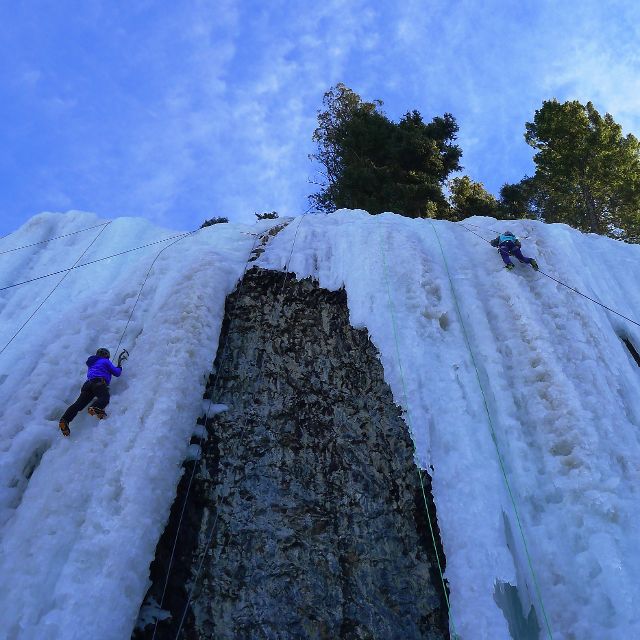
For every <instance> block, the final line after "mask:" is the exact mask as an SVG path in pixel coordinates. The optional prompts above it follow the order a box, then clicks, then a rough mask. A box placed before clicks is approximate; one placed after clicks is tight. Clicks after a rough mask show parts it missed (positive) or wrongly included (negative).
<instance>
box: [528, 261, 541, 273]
mask: <svg viewBox="0 0 640 640" xmlns="http://www.w3.org/2000/svg"><path fill="white" fill-rule="evenodd" d="M529 264H530V265H531V266H532V267H533V270H534V271H537V270H538V269H539V268H540V267H539V266H538V263H537V262H536V261H535V260H534V259H533V258H531V262H530V263H529Z"/></svg>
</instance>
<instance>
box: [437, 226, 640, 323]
mask: <svg viewBox="0 0 640 640" xmlns="http://www.w3.org/2000/svg"><path fill="white" fill-rule="evenodd" d="M432 224H433V223H432ZM458 224H459V225H460V226H462V227H463V228H465V229H466V230H467V231H469V232H470V233H473V235H474V236H478V238H480V240H484V241H485V242H486V243H488V244H491V242H490V241H489V240H487V239H486V238H484V237H483V236H481V235H480V234H479V233H476V232H475V231H474V230H473V229H469V228H468V227H467V226H465V225H464V224H462V222H459V223H458ZM473 226H477V225H473ZM538 273H539V274H541V275H543V276H545V277H547V278H549V279H550V280H553V281H554V282H557V283H558V284H560V285H562V286H563V287H566V288H567V289H569V291H573V293H577V294H578V295H579V296H582V297H583V298H586V299H587V300H590V301H591V302H593V303H594V304H597V305H599V306H601V307H602V308H603V309H606V310H607V311H611V313H615V314H616V315H617V316H620V317H621V318H624V319H625V320H627V321H628V322H631V323H632V324H635V325H636V326H638V327H640V322H636V321H635V320H633V319H632V318H629V317H628V316H625V315H624V314H623V313H620V312H619V311H616V310H615V309H612V308H611V307H608V306H607V305H606V304H603V303H602V302H600V301H599V300H596V299H595V298H591V297H590V296H588V295H587V294H586V293H582V291H580V290H578V289H576V288H575V287H572V286H571V285H568V284H567V283H566V282H562V280H558V278H554V277H553V276H552V275H550V274H548V273H545V272H544V271H543V270H542V269H538Z"/></svg>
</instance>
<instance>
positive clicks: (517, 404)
mask: <svg viewBox="0 0 640 640" xmlns="http://www.w3.org/2000/svg"><path fill="white" fill-rule="evenodd" d="M104 222H107V221H104V220H100V219H98V218H96V217H95V216H93V215H91V214H84V213H71V214H64V215H60V214H42V215H40V216H36V217H35V218H33V219H32V220H30V221H29V222H28V223H27V224H26V225H24V226H23V227H22V228H21V229H19V230H18V231H16V232H15V233H13V234H11V235H10V236H7V237H5V238H2V239H0V274H1V276H0V317H1V319H2V322H1V323H0V350H2V349H4V351H2V352H1V353H0V415H1V418H2V420H1V421H0V540H1V541H2V542H1V546H0V575H2V576H3V580H2V584H0V628H2V629H3V631H4V632H5V633H6V634H7V637H9V638H34V639H35V638H37V639H38V640H40V639H43V638H65V639H67V638H68V639H71V638H85V637H86V633H87V629H91V630H92V635H93V637H96V638H101V639H110V638H114V639H116V638H118V639H122V638H128V637H129V635H130V632H131V629H132V627H133V625H134V624H135V620H136V618H137V614H138V609H139V607H140V604H141V602H142V599H143V597H144V594H145V591H146V589H147V586H148V567H149V563H150V561H151V560H152V559H153V555H154V551H155V545H156V543H157V540H158V537H159V535H160V534H161V532H162V530H163V527H164V524H165V522H166V519H167V517H168V513H169V508H170V505H171V503H172V501H173V499H174V496H175V488H176V485H177V482H178V479H179V476H180V473H181V466H180V465H181V463H182V461H183V460H184V458H185V456H186V455H188V451H189V439H190V436H191V435H192V433H193V432H194V431H195V430H196V418H197V417H198V415H199V414H200V413H202V408H201V406H202V402H201V398H202V392H203V388H204V381H205V376H206V375H207V373H208V371H209V370H210V369H211V365H212V360H213V358H214V356H215V353H216V348H217V336H218V334H219V332H220V326H221V322H222V317H223V313H224V302H225V297H226V295H227V294H228V293H230V292H231V291H232V290H233V288H234V287H235V286H236V284H237V282H238V280H239V279H240V278H241V276H242V273H243V271H244V269H245V267H246V265H247V259H248V257H249V254H250V252H251V249H252V247H253V245H254V241H255V235H254V234H256V233H258V232H261V231H264V230H265V229H267V228H268V227H269V226H272V225H274V221H264V222H261V223H258V224H257V225H253V226H248V225H237V224H219V225H214V226H212V227H207V228H205V229H201V230H199V231H198V232H197V233H195V234H192V235H189V236H186V237H184V238H182V239H178V241H177V242H176V243H175V244H173V245H171V246H168V248H167V249H166V250H165V251H163V252H162V253H161V254H160V255H159V256H158V251H159V250H160V249H161V248H163V247H164V246H167V245H170V243H171V242H173V239H172V240H169V241H167V242H166V243H160V244H154V245H151V246H148V247H146V248H143V249H140V250H136V251H131V252H128V253H122V252H124V251H127V250H128V249H133V248H136V247H138V246H141V245H145V244H149V243H153V242H156V241H159V240H164V239H165V238H169V237H170V236H171V237H172V236H175V235H176V234H175V232H171V231H168V230H164V229H159V228H157V227H154V226H152V225H151V224H149V223H147V222H145V221H142V220H139V219H133V218H120V219H116V220H114V221H113V222H111V223H110V224H108V225H107V226H104V227H97V226H96V227H94V228H93V229H89V230H87V231H82V232H80V233H74V232H75V231H78V230H81V229H86V228H88V227H92V226H94V225H99V224H102V223H104ZM275 222H281V221H275ZM465 224H467V225H468V228H464V227H463V226H461V225H459V224H453V223H449V222H443V221H433V222H431V221H427V220H411V219H408V218H403V217H400V216H396V215H392V214H383V215H379V216H369V215H367V214H365V213H364V212H354V211H339V212H336V213H335V214H332V215H329V216H304V217H301V218H297V219H294V220H293V221H291V222H290V223H289V224H288V226H287V227H286V228H285V229H284V230H282V231H281V232H280V233H279V234H278V235H277V236H275V238H273V239H272V240H271V241H270V243H269V244H268V245H267V247H266V251H265V252H264V253H263V254H262V256H261V257H260V258H259V259H258V261H257V264H258V265H260V266H262V267H265V268H274V269H283V268H285V266H287V265H288V266H289V270H290V271H293V272H295V273H296V275H297V276H298V277H307V276H312V277H314V278H316V279H317V280H318V282H319V283H320V285H321V286H323V287H326V288H328V289H337V288H340V287H345V289H346V291H347V297H348V304H349V309H350V317H351V322H352V324H353V325H354V326H356V327H366V328H367V329H368V330H369V332H370V335H371V339H372V340H373V342H374V343H375V344H376V346H377V347H378V349H379V350H380V354H381V359H382V363H383V365H384V370H385V377H386V379H387V381H388V382H389V384H390V385H391V388H392V390H393V393H394V397H395V399H396V402H397V403H398V404H399V405H401V406H402V407H403V409H404V411H405V418H406V421H407V423H408V424H409V426H410V429H411V432H412V436H413V439H414V442H415V444H416V450H417V459H418V462H419V463H420V464H421V465H422V466H424V467H427V468H428V469H429V472H430V473H431V475H432V476H433V492H434V497H435V501H436V505H437V508H438V518H439V525H440V529H441V535H442V539H443V544H444V550H445V554H446V556H447V567H446V574H445V577H446V578H447V580H448V581H449V585H450V588H451V618H452V626H453V628H454V629H455V632H456V633H457V634H459V636H460V637H461V638H462V639H463V640H473V639H475V638H491V639H492V640H494V639H495V640H500V639H502V638H504V639H508V638H509V637H510V635H509V631H508V624H507V620H506V617H505V613H504V612H503V610H502V609H501V607H500V606H499V605H498V604H497V603H496V598H497V599H498V600H499V601H500V598H499V596H497V595H496V594H497V587H496V585H497V584H499V583H509V584H512V585H516V586H517V588H518V596H519V598H520V600H521V602H522V605H523V608H524V611H525V615H526V613H527V611H528V608H529V605H530V604H533V606H534V607H535V609H536V612H537V617H538V621H539V623H540V626H541V632H540V637H550V636H552V637H553V638H566V639H567V640H568V639H570V638H614V637H615V638H632V637H640V618H639V617H638V616H637V610H638V607H639V605H640V602H639V596H640V586H639V584H640V583H639V582H638V580H637V576H638V575H639V574H640V553H639V552H638V551H637V540H638V539H640V521H639V520H638V518H637V516H636V513H637V510H638V506H639V501H638V490H637V480H636V479H637V477H638V475H639V471H640V442H639V437H638V432H639V428H640V379H639V375H640V369H638V366H637V365H636V363H635V362H634V360H633V358H632V357H631V355H630V353H629V352H628V350H627V348H626V347H625V344H624V343H623V341H622V338H625V339H627V340H629V341H630V342H631V343H634V344H635V345H636V347H640V332H639V327H638V326H637V325H635V324H634V323H633V322H630V321H628V320H625V319H624V318H622V317H620V316H618V315H616V314H614V313H611V312H610V311H607V310H606V309H605V308H603V307H602V306H599V305H597V304H595V303H594V302H592V301H591V300H588V299H587V298H585V297H583V296H580V295H578V294H577V293H576V292H575V291H572V290H571V289H570V288H567V287H565V286H562V285H561V284H558V283H557V282H556V281H554V280H553V279H551V278H549V277H546V276H545V275H543V273H535V272H534V271H533V270H532V269H531V268H530V267H529V266H527V265H521V264H518V263H517V266H516V269H515V270H514V271H512V272H507V271H506V270H505V269H504V267H503V265H502V262H501V260H500V257H499V256H498V254H497V253H496V251H495V249H493V248H492V247H491V246H490V245H489V244H488V243H487V242H484V241H483V239H482V238H484V239H485V240H489V239H491V238H492V237H494V236H495V235H497V234H498V233H500V232H502V231H504V229H505V223H503V222H499V221H496V220H493V219H489V218H472V219H470V220H468V221H467V222H466V223H465ZM508 227H509V228H510V229H511V230H512V231H514V232H515V233H517V234H518V235H519V236H520V237H521V238H523V250H524V253H525V254H527V255H533V256H535V257H536V258H537V260H538V262H539V264H540V267H541V271H542V272H544V274H548V275H549V276H552V277H553V278H556V279H558V280H560V281H562V282H564V283H566V284H568V285H570V287H574V288H576V289H578V290H579V291H581V292H582V293H584V294H586V295H588V296H590V297H591V298H593V299H594V300H598V301H600V302H602V303H603V304H605V305H606V306H608V307H610V308H611V309H615V310H617V311H619V312H620V313H622V314H624V315H626V316H627V317H628V318H631V319H632V320H635V321H640V291H639V290H638V286H637V283H638V281H640V247H638V246H632V245H626V244H622V243H620V242H616V241H613V240H609V239H607V238H601V237H598V236H593V235H584V234H581V233H579V232H577V231H575V230H573V229H570V228H569V227H566V226H564V225H544V224H542V223H538V222H533V221H509V222H508ZM471 231H473V232H475V233H471ZM67 234H72V235H67ZM98 234H99V235H98ZM476 234H477V235H476ZM55 236H65V237H62V238H59V239H57V240H54V241H52V242H50V243H46V244H34V245H33V246H30V247H27V248H25V249H20V250H18V251H11V249H14V248H16V247H20V246H23V245H31V244H33V243H36V242H39V241H41V240H45V239H48V238H51V237H55ZM92 241H93V244H91V246H90V243H91V242H92ZM85 250H86V253H85V254H84V255H83V252H84V251H85ZM113 254H120V255H118V256H114V257H111V258H107V259H105V260H102V258H104V257H107V256H111V255H113ZM81 256H82V257H81ZM156 257H157V260H156V262H155V264H154V266H153V269H152V270H151V272H150V274H149V278H148V280H147V282H146V284H145V286H144V289H142V294H141V296H140V299H139V302H138V303H137V305H136V306H135V307H134V304H135V303H136V299H137V296H138V294H139V293H140V288H141V286H142V283H143V281H144V280H145V276H146V274H147V271H148V269H149V267H150V265H151V262H152V261H153V260H154V259H155V258H156ZM78 258H80V260H79V261H78V266H77V268H75V269H74V270H73V271H70V272H67V271H63V272H62V273H58V274H57V275H54V276H49V277H46V278H43V279H38V280H34V281H33V282H30V283H27V284H23V285H20V286H16V287H11V288H7V289H4V290H2V288H3V287H6V286H7V285H11V284H14V283H18V282H23V281H26V280H30V279H32V278H37V277H39V276H42V275H45V274H48V273H51V272H56V271H61V270H64V269H67V268H69V267H71V266H72V265H73V264H74V263H75V262H76V261H77V260H78ZM88 262H91V263H92V264H89V265H87V266H82V265H83V264H85V263H88ZM63 276H64V280H63V281H62V282H61V283H60V284H59V286H58V287H57V288H56V289H55V291H53V293H52V294H51V296H50V297H49V298H48V299H47V300H46V302H45V303H44V304H43V305H42V307H41V308H40V309H39V310H38V311H37V313H36V314H35V315H34V316H33V318H31V319H30V320H29V317H30V316H31V314H32V313H33V311H34V310H35V309H36V308H37V307H38V306H39V305H40V303H41V302H42V301H43V300H44V299H45V298H46V297H47V295H48V294H49V293H50V292H51V291H52V290H53V289H54V286H55V285H56V283H58V281H59V280H60V279H61V278H62V277H63ZM132 310H133V315H132V316H131V322H130V323H129V324H128V325H127V321H128V319H129V316H130V314H131V312H132ZM25 322H26V324H24V323H25ZM23 325H24V326H23ZM21 327H22V329H21ZM125 328H126V331H125V334H124V336H123V343H122V344H123V346H126V347H127V348H128V349H129V351H130V352H131V357H130V360H129V361H128V362H127V363H126V365H125V370H124V373H123V375H122V377H121V378H119V379H117V380H116V379H114V381H113V382H112V385H111V389H112V401H111V404H110V405H109V408H108V412H109V418H108V420H106V421H104V422H99V423H98V422H96V421H95V420H94V419H93V418H90V417H89V416H87V415H85V414H81V415H79V416H78V418H76V420H75V421H74V422H73V423H72V425H71V429H72V434H71V438H69V439H64V438H62V436H61V434H60V432H59V430H58V427H57V422H58V419H59V417H60V415H61V413H62V412H63V411H64V408H65V407H66V406H67V405H68V404H69V403H70V402H72V401H73V400H74V399H75V397H76V394H77V392H78V389H79V387H80V385H81V384H82V381H83V379H84V373H85V367H84V360H85V359H86V357H87V356H88V355H90V354H91V353H94V352H95V350H96V348H97V347H100V346H106V347H108V348H110V349H111V350H112V352H113V351H114V350H115V346H116V345H117V344H118V342H119V340H120V338H121V336H122V332H123V331H124V330H125ZM18 331H19V333H17V332H18ZM16 333H17V335H16V337H15V338H14V339H13V340H12V341H11V342H9V341H10V340H11V338H12V336H14V335H15V334H16ZM5 346H6V348H5ZM114 355H115V354H114ZM525 543H526V549H525ZM545 616H546V621H545ZM512 624H514V622H513V620H512Z"/></svg>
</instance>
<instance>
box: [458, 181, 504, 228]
mask: <svg viewBox="0 0 640 640" xmlns="http://www.w3.org/2000/svg"><path fill="white" fill-rule="evenodd" d="M449 193H450V196H449V200H450V202H451V219H453V220H464V218H468V217H470V216H492V217H497V216H499V215H500V211H501V209H500V203H499V202H498V201H497V200H496V198H494V196H492V195H491V194H490V193H489V192H488V191H487V190H486V189H485V188H484V186H483V185H482V183H480V182H474V181H473V180H471V178H469V176H462V177H461V178H454V179H453V180H451V182H450V183H449Z"/></svg>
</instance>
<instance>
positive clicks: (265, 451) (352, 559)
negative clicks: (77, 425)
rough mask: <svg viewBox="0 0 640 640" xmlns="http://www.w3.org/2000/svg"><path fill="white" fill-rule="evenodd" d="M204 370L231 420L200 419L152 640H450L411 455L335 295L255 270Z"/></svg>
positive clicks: (359, 333) (157, 589)
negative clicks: (197, 454)
mask: <svg viewBox="0 0 640 640" xmlns="http://www.w3.org/2000/svg"><path fill="white" fill-rule="evenodd" d="M215 366H216V371H219V374H218V375H217V376H215V375H212V376H211V378H210V384H209V387H208V390H207V393H208V395H209V397H211V398H212V401H213V402H214V403H223V404H226V405H228V410H227V411H225V412H222V413H218V414H216V415H215V416H213V417H211V418H210V419H208V420H207V423H206V438H205V442H204V446H203V453H202V459H201V460H200V461H199V462H198V463H197V465H198V466H197V469H196V473H195V476H194V481H193V484H192V486H191V488H190V490H189V498H188V500H187V503H186V508H185V511H184V516H183V522H182V526H181V528H180V534H179V537H178V542H177V546H176V553H175V557H174V560H173V566H172V569H171V572H170V574H169V582H168V586H167V589H166V593H165V597H164V602H163V607H164V609H168V610H169V611H170V612H171V618H170V619H167V620H164V621H160V622H159V623H158V626H157V630H156V638H158V639H161V638H175V637H176V632H177V630H178V628H179V626H180V627H181V631H180V637H182V638H190V639H191V638H194V639H195V638H198V639H200V638H212V637H214V638H217V639H219V640H222V639H226V638H228V639H238V638H282V639H289V638H291V639H293V638H296V639H299V638H314V639H315V638H317V639H321V638H322V639H324V638H326V639H332V640H334V639H336V638H349V639H356V638H362V639H364V638H380V639H382V638H385V639H387V638H402V639H403V640H408V639H411V638H425V639H430V640H431V639H434V640H435V639H441V638H448V637H449V634H448V630H447V628H448V625H447V612H446V606H445V603H444V598H443V593H442V588H441V584H440V579H439V576H438V574H437V569H436V567H435V564H434V559H433V549H432V548H431V547H430V545H431V537H430V534H429V533H428V531H426V530H425V527H426V526H427V523H426V512H425V509H424V503H423V499H422V494H421V493H420V490H419V478H418V473H417V469H416V467H415V465H414V462H413V444H412V442H411V439H410V437H409V434H408V431H407V428H406V425H405V424H404V422H403V420H402V418H401V412H400V410H399V408H398V407H397V406H396V405H395V404H394V402H393V398H392V395H391V391H390V389H389V387H388V386H387V385H386V383H385V382H384V377H383V370H382V366H381V364H380V362H379V359H378V354H377V351H376V349H375V347H374V346H373V344H372V343H371V342H370V340H369V338H368V334H367V332H366V331H364V330H356V329H353V328H352V327H351V326H350V325H349V317H348V309H347V305H346V294H345V293H344V292H343V291H338V292H329V291H326V290H323V289H320V288H319V287H318V286H317V285H316V284H314V283H313V282H311V281H309V280H303V281H297V280H295V278H293V276H292V275H290V274H284V273H280V272H272V271H264V270H260V269H252V270H251V271H250V272H248V273H247V275H246V276H245V278H244V280H243V282H242V283H240V285H239V286H238V289H237V290H236V291H235V292H234V293H233V294H232V295H231V296H229V298H228V299H227V307H226V316H225V323H224V326H223V331H222V336H221V339H220V349H219V351H218V356H217V359H216V365H215ZM203 422H204V421H203ZM192 464H194V463H193V462H190V463H187V473H185V477H184V479H183V482H182V483H181V486H180V488H179V492H178V493H179V495H178V498H177V500H176V504H175V505H174V509H173V512H172V516H171V520H170V523H169V525H168V527H167V531H166V532H165V535H164V536H163V539H162V540H161V541H160V543H159V546H158V555H157V557H156V561H155V562H154V564H153V565H152V580H153V581H154V584H153V586H152V588H151V589H150V594H149V597H148V600H150V599H151V598H154V599H155V600H156V601H158V602H159V601H160V600H161V598H162V591H163V587H164V580H165V576H166V575H167V567H168V559H169V557H170V555H171V549H172V546H173V543H174V540H175V534H176V526H177V521H178V519H179V516H180V513H181V511H182V508H183V504H184V503H183V501H184V494H185V493H186V489H187V485H188V481H189V475H190V471H191V469H190V467H189V465H192ZM427 477H428V476H427ZM183 614H184V617H183ZM152 628H153V626H152V625H151V626H148V627H147V628H146V631H145V632H142V633H140V632H139V633H138V636H137V637H140V638H142V637H151V632H150V629H151V630H152Z"/></svg>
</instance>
